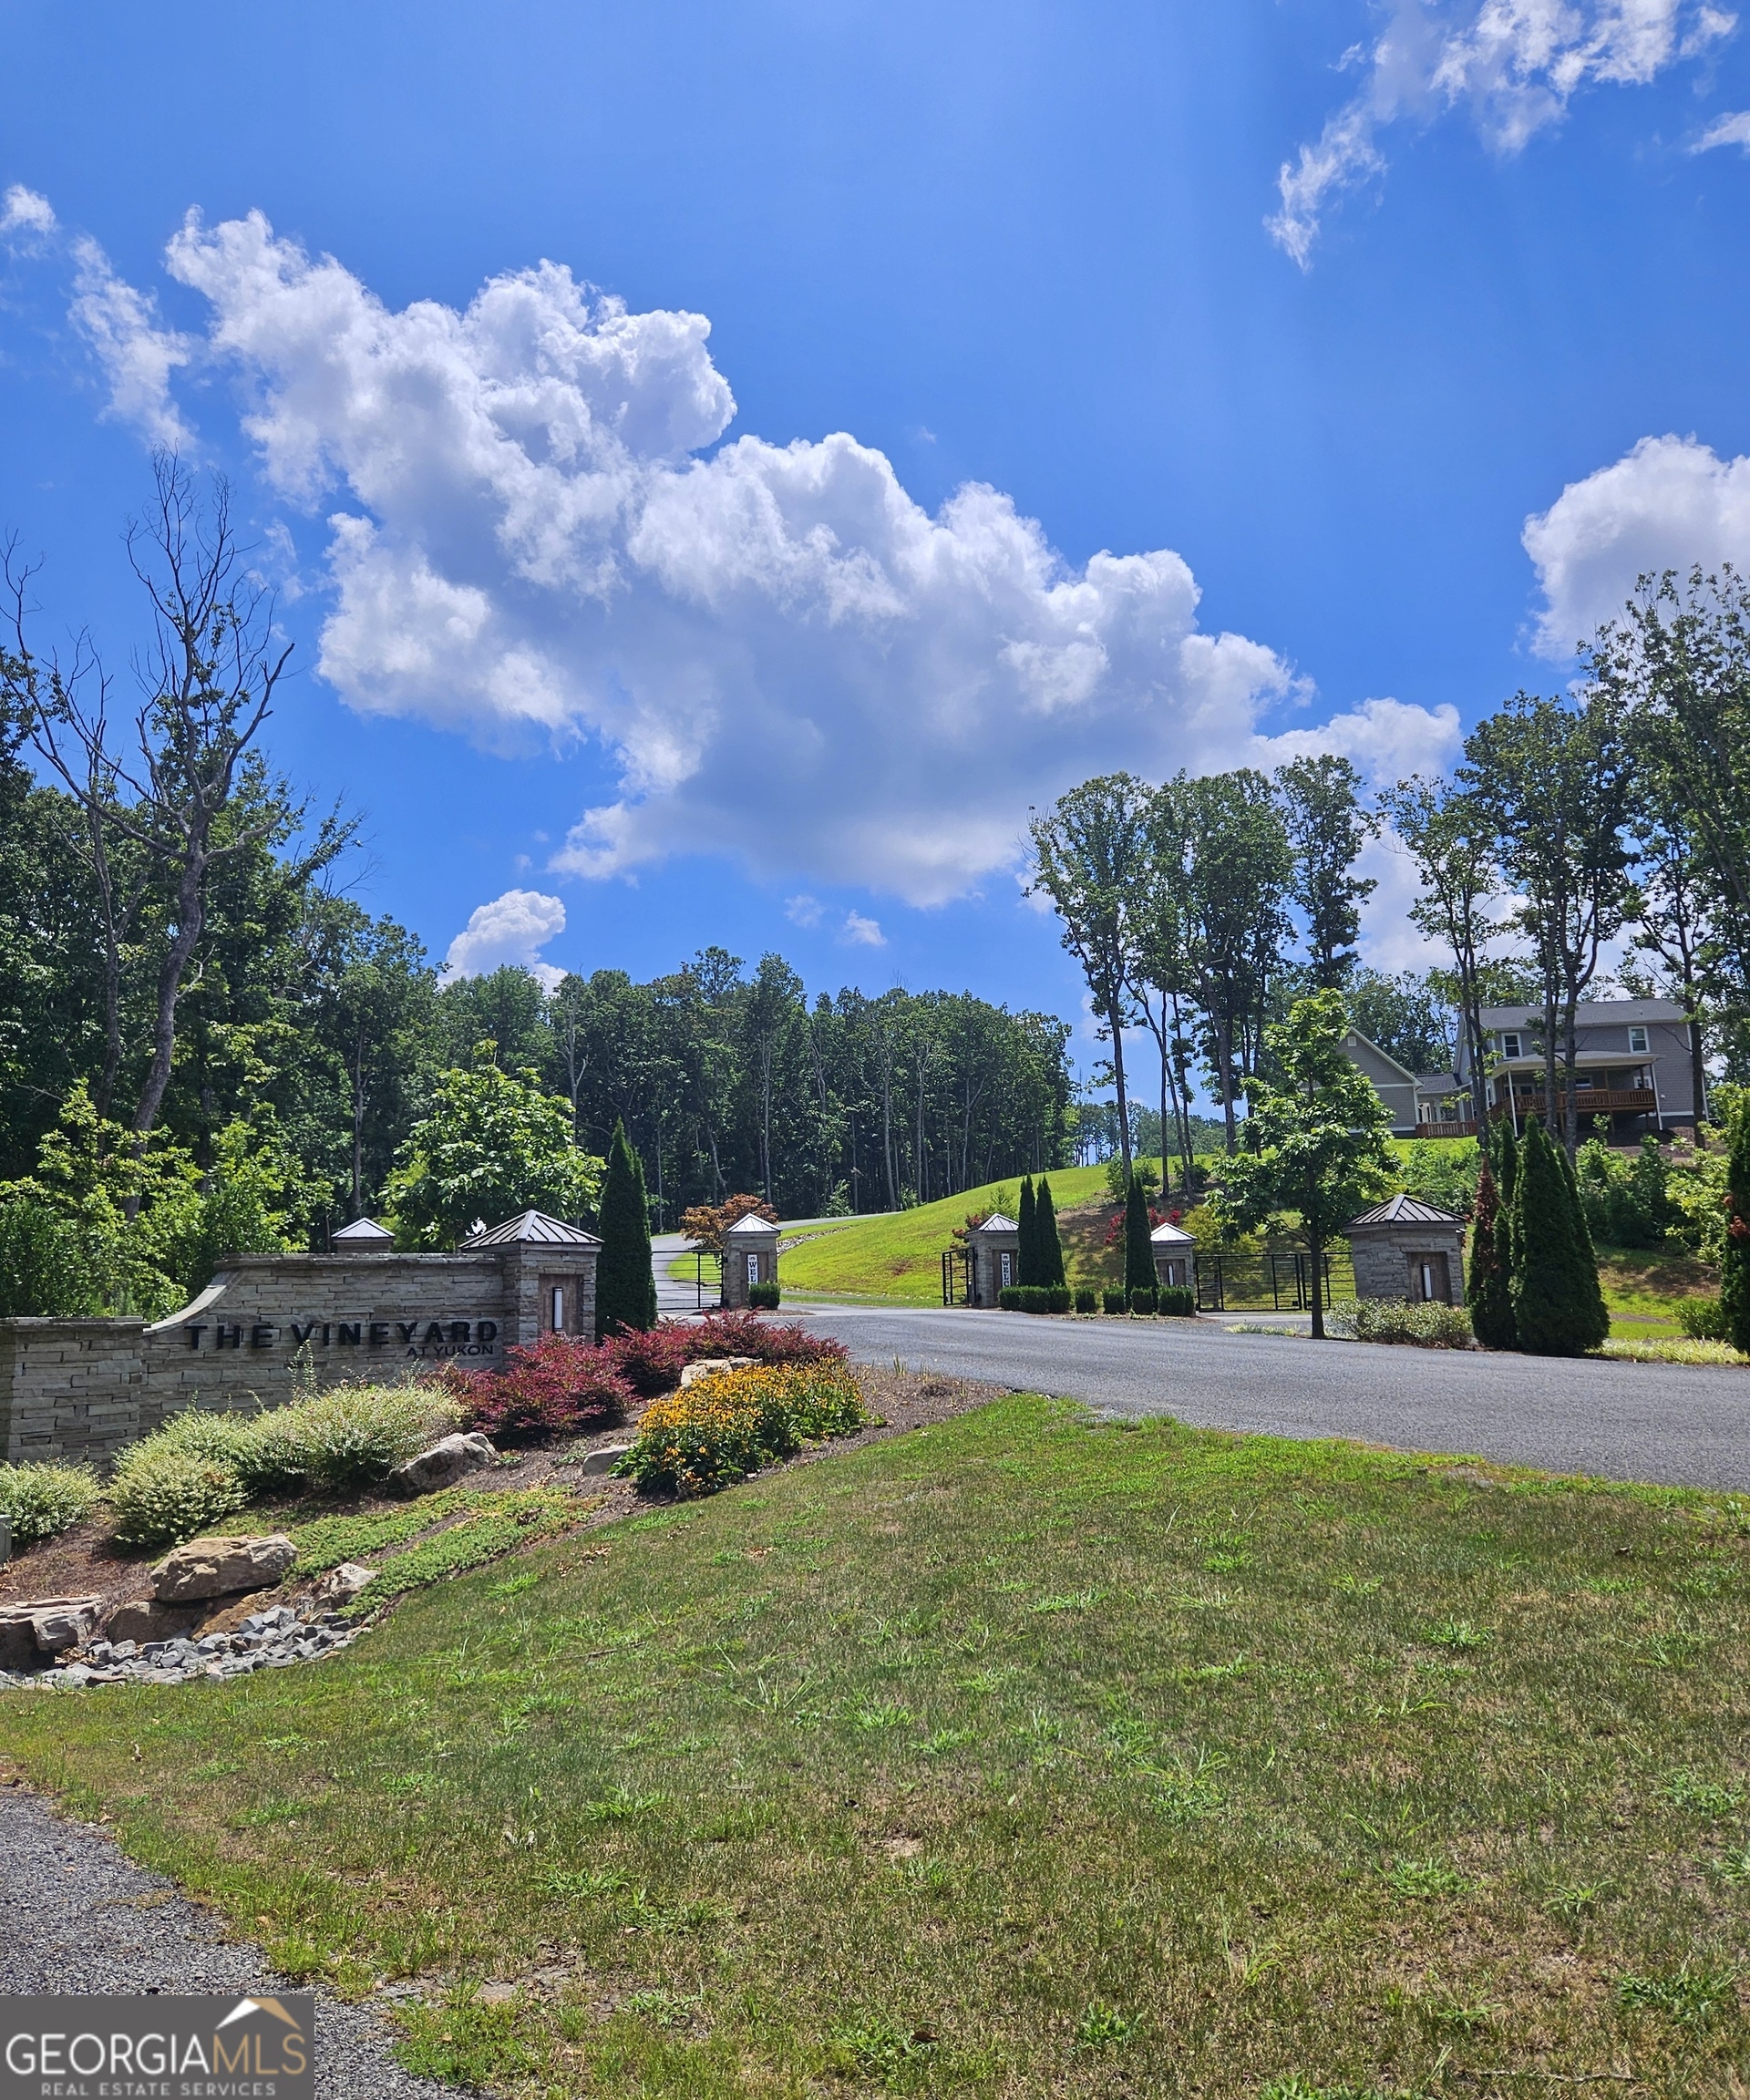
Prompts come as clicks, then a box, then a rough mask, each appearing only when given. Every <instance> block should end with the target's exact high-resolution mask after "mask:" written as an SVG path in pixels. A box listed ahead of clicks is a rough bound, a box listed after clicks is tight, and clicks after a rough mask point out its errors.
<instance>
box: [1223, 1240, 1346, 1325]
mask: <svg viewBox="0 0 1750 2100" xmlns="http://www.w3.org/2000/svg"><path fill="white" fill-rule="evenodd" d="M1319 1283H1320V1296H1321V1300H1322V1302H1323V1304H1324V1305H1326V1306H1327V1307H1328V1306H1329V1305H1330V1303H1331V1302H1332V1300H1333V1298H1347V1297H1353V1296H1354V1288H1355V1272H1354V1264H1353V1263H1352V1261H1350V1258H1349V1251H1348V1250H1347V1248H1345V1249H1343V1251H1342V1252H1341V1253H1334V1252H1333V1253H1326V1254H1323V1255H1321V1256H1320V1258H1319ZM1312 1288H1313V1279H1312V1255H1310V1254H1309V1253H1307V1252H1306V1251H1304V1250H1303V1249H1299V1248H1286V1249H1283V1250H1282V1251H1280V1252H1274V1253H1264V1254H1199V1256H1198V1260H1197V1309H1198V1311H1199V1312H1311V1311H1312Z"/></svg>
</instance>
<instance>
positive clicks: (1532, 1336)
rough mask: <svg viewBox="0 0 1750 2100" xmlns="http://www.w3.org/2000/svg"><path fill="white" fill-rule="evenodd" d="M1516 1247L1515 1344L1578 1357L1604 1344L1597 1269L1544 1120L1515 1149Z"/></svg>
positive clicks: (1538, 1353)
mask: <svg viewBox="0 0 1750 2100" xmlns="http://www.w3.org/2000/svg"><path fill="white" fill-rule="evenodd" d="M1513 1249H1514V1254H1515V1257H1516V1262H1515V1267H1514V1270H1513V1282H1512V1294H1513V1324H1514V1328H1515V1330H1516V1332H1517V1334H1518V1346H1519V1347H1520V1348H1521V1349H1524V1350H1526V1351H1528V1352H1529V1354H1532V1355H1534V1356H1578V1355H1580V1354H1582V1353H1583V1352H1584V1351H1586V1350H1588V1349H1590V1348H1593V1347H1595V1346H1596V1345H1597V1343H1600V1342H1601V1341H1602V1340H1603V1338H1604V1336H1603V1334H1602V1333H1601V1332H1600V1331H1599V1318H1598V1314H1599V1311H1600V1310H1601V1306H1602V1300H1601V1296H1600V1293H1599V1288H1598V1265H1597V1262H1596V1261H1595V1260H1594V1259H1593V1256H1592V1251H1591V1244H1590V1240H1589V1239H1588V1238H1587V1237H1586V1236H1585V1224H1584V1220H1582V1219H1581V1218H1580V1204H1579V1201H1578V1199H1576V1197H1575V1195H1574V1193H1573V1189H1572V1187H1571V1185H1570V1181H1569V1178H1568V1175H1567V1172H1566V1170H1565V1168H1564V1163H1563V1159H1562V1156H1561V1153H1560V1150H1559V1148H1557V1147H1556V1145H1554V1144H1553V1143H1552V1142H1551V1140H1550V1137H1549V1132H1548V1131H1547V1130H1546V1129H1545V1128H1544V1127H1543V1125H1542V1124H1541V1123H1533V1124H1531V1125H1530V1126H1529V1127H1528V1129H1527V1130H1526V1133H1525V1137H1524V1139H1523V1141H1522V1143H1521V1145H1520V1147H1519V1156H1518V1176H1517V1179H1516V1181H1515V1185H1514V1190H1513ZM1605 1325H1606V1329H1607V1330H1608V1325H1609V1323H1608V1321H1607V1322H1606V1323H1605Z"/></svg>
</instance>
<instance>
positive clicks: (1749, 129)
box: [1690, 109, 1750, 153]
mask: <svg viewBox="0 0 1750 2100" xmlns="http://www.w3.org/2000/svg"><path fill="white" fill-rule="evenodd" d="M1716 146H1741V147H1742V148H1743V149H1744V150H1745V152H1746V153H1750V109H1734V110H1731V111H1730V112H1728V114H1727V115H1725V116H1724V117H1716V118H1714V121H1713V123H1711V124H1710V125H1709V126H1708V128H1707V129H1706V130H1705V131H1704V132H1703V133H1702V135H1701V137H1700V138H1699V139H1697V140H1696V141H1695V143H1694V144H1693V146H1692V147H1691V148H1690V151H1691V152H1692V153H1711V152H1712V151H1713V150H1714V148H1715V147H1716Z"/></svg>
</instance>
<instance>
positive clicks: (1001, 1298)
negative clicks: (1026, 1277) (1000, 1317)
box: [996, 1283, 1021, 1312]
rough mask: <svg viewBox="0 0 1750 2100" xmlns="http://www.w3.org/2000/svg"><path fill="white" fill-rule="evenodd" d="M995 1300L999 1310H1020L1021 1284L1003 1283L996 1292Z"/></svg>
mask: <svg viewBox="0 0 1750 2100" xmlns="http://www.w3.org/2000/svg"><path fill="white" fill-rule="evenodd" d="M996 1302H997V1307H998V1309H999V1311H1001V1312H1019V1311H1020V1310H1021V1286H1020V1285H1019V1284H1018V1283H1005V1284H1004V1286H1003V1288H1002V1289H1001V1290H1000V1291H999V1292H997V1294H996Z"/></svg>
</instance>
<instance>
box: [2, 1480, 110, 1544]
mask: <svg viewBox="0 0 1750 2100" xmlns="http://www.w3.org/2000/svg"><path fill="white" fill-rule="evenodd" d="M101 1493H102V1490H101V1488H99V1487H98V1477H97V1475H96V1474H95V1473H94V1472H92V1470H91V1468H90V1467H88V1466H57V1465H51V1464H43V1465H25V1466H0V1517H4V1518H6V1520H7V1522H8V1523H9V1524H10V1526H11V1528H12V1543H13V1546H14V1548H15V1549H16V1548H19V1547H24V1546H35V1545H36V1544H37V1543H38V1541H39V1540H41V1539H53V1538H55V1537H56V1536H57V1533H59V1532H62V1531H66V1530H68V1529H70V1528H71V1527H72V1526H73V1525H75V1524H77V1523H78V1522H79V1521H80V1519H81V1518H85V1517H88V1516H89V1515H90V1514H91V1511H92V1509H93V1508H94V1507H95V1506H96V1503H97V1500H98V1496H99V1495H100V1494H101Z"/></svg>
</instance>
